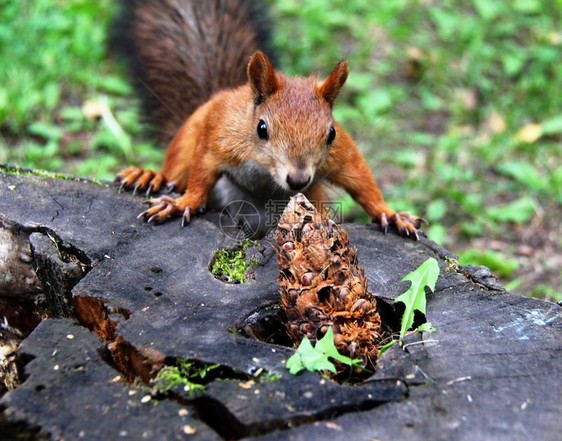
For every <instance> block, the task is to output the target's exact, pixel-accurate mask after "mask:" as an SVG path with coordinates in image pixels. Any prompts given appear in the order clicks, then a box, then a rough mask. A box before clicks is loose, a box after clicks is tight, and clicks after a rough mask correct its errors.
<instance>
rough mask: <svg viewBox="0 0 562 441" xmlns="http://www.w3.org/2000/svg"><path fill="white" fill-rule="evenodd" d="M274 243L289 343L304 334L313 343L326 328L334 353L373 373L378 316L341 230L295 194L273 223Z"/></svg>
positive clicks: (345, 234) (362, 275)
mask: <svg viewBox="0 0 562 441" xmlns="http://www.w3.org/2000/svg"><path fill="white" fill-rule="evenodd" d="M275 242H276V244H277V248H276V252H277V257H278V263H279V277H278V282H279V286H280V292H281V305H282V307H283V309H284V310H285V312H286V314H287V319H288V321H287V328H288V332H289V336H290V337H291V339H292V340H293V342H294V343H295V345H296V346H298V345H299V343H300V342H301V340H302V339H303V337H305V336H306V337H308V338H309V340H310V341H311V343H312V344H315V342H316V341H317V340H318V339H321V338H322V337H323V336H324V334H325V333H326V332H327V330H328V329H329V327H330V326H331V327H332V328H333V331H334V343H335V345H336V347H337V349H338V352H340V354H343V355H347V356H348V357H351V358H355V359H357V358H359V359H362V360H364V365H365V367H367V368H370V369H373V368H374V365H375V362H376V360H377V356H378V349H377V344H378V343H379V341H380V335H381V332H382V331H381V329H380V317H379V314H378V312H377V304H376V300H375V299H374V298H373V297H372V295H371V294H370V293H369V291H368V290H367V278H366V277H365V271H364V269H363V268H362V267H360V266H359V265H358V262H357V253H356V250H355V249H352V248H350V247H349V242H348V239H347V233H346V232H345V230H343V229H341V228H340V227H338V226H337V225H336V223H335V222H334V221H332V220H331V219H328V218H327V217H326V216H325V215H322V214H321V213H319V212H318V211H317V210H316V208H315V207H314V206H313V205H312V204H311V203H310V202H309V201H308V199H306V197H305V196H303V195H302V194H297V195H296V196H294V197H293V198H291V200H290V201H289V204H288V205H287V207H286V208H285V211H284V212H283V215H282V216H281V219H280V220H279V224H278V226H277V230H276V232H275ZM336 368H337V369H338V372H341V371H343V370H345V367H344V366H343V365H336Z"/></svg>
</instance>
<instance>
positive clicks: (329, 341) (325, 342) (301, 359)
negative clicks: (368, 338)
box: [286, 327, 361, 375]
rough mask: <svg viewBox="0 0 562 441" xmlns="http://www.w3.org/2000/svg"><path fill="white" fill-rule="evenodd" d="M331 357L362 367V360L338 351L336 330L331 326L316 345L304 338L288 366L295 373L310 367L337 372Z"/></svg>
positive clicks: (312, 369) (310, 369) (311, 368)
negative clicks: (335, 338) (335, 341)
mask: <svg viewBox="0 0 562 441" xmlns="http://www.w3.org/2000/svg"><path fill="white" fill-rule="evenodd" d="M329 358H333V359H334V360H337V361H339V362H340V363H344V364H347V365H349V366H355V367H359V368H361V366H360V364H359V363H360V362H361V360H353V359H351V358H349V357H346V356H345V355H342V354H340V353H339V352H338V350H337V348H336V345H335V344H334V331H333V329H332V328H331V327H330V328H329V329H328V331H327V332H326V334H325V335H324V337H322V338H321V339H320V340H318V342H317V343H316V347H313V346H312V343H310V340H309V339H308V338H307V337H305V338H303V339H302V341H301V344H300V345H299V348H298V349H297V351H296V352H295V353H294V354H293V355H292V356H291V358H289V359H288V360H287V363H286V367H287V369H289V372H290V373H291V374H293V375H296V374H298V373H299V372H300V371H302V370H303V369H308V370H309V371H311V372H314V371H324V370H327V371H330V372H332V373H334V374H335V373H336V367H335V366H334V364H333V363H332V362H331V361H330V360H329Z"/></svg>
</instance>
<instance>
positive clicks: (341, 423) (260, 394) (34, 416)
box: [0, 166, 562, 441]
mask: <svg viewBox="0 0 562 441" xmlns="http://www.w3.org/2000/svg"><path fill="white" fill-rule="evenodd" d="M142 201H143V199H142V197H139V196H133V195H131V194H118V193H117V190H116V188H113V187H111V186H109V185H106V184H104V183H97V182H93V181H90V180H86V179H77V178H70V177H66V178H65V177H60V176H51V175H49V174H45V173H33V172H30V173H27V172H26V171H24V170H20V169H16V168H13V167H8V166H3V167H0V256H1V257H2V260H1V261H0V268H1V269H2V275H1V277H0V305H2V312H3V314H4V317H5V318H4V325H3V327H2V338H3V339H4V343H5V348H7V349H5V351H4V352H5V356H4V360H3V365H2V367H1V368H0V372H1V374H2V376H3V382H4V384H5V388H6V389H10V390H7V391H6V390H5V391H4V393H3V396H2V398H1V399H0V426H1V427H0V433H2V434H3V435H2V436H4V437H5V436H7V438H5V439H18V440H44V439H45V440H47V439H49V440H51V439H52V440H56V439H65V440H67V441H68V440H82V439H87V440H104V441H106V440H108V439H115V440H117V439H131V440H139V439H151V440H174V439H178V440H180V439H201V440H213V439H217V440H219V439H227V440H235V439H255V440H258V439H259V440H262V439H263V440H277V439H278V440H288V439H289V440H307V441H311V440H325V439H332V440H350V439H353V440H372V439H408V440H426V439H431V440H452V439H459V440H465V439H466V440H481V439H482V440H483V439H493V440H510V441H512V440H528V439H540V440H553V441H554V440H556V439H559V436H560V432H561V431H562V418H560V415H562V398H561V397H562V393H561V392H562V391H561V384H562V373H561V369H560V366H561V361H562V357H561V355H562V338H561V337H562V333H561V331H562V312H561V307H560V306H559V305H557V304H554V303H549V302H545V301H541V300H537V299H532V298H526V297H521V296H516V295H512V294H510V293H508V292H506V291H505V289H504V288H503V287H502V286H501V285H500V284H499V283H498V282H497V280H496V279H495V278H494V277H493V275H491V274H490V272H489V271H488V270H487V269H486V268H483V267H478V268H473V267H458V266H456V265H454V259H455V256H454V255H452V254H451V253H449V252H448V251H446V250H444V249H443V248H441V247H439V246H437V245H436V244H435V243H433V242H431V241H429V240H427V239H425V238H422V239H421V240H420V241H419V242H414V241H412V240H409V239H404V238H402V237H400V236H398V235H396V234H391V233H389V234H386V235H385V234H383V233H382V232H381V231H379V229H377V227H376V226H373V225H358V224H347V225H343V228H345V230H346V231H347V233H348V236H349V240H350V243H351V244H352V246H355V247H356V248H357V253H358V258H359V260H360V262H361V264H362V265H363V266H365V274H366V276H367V278H368V281H369V287H370V290H371V291H372V292H373V293H374V294H375V295H376V297H377V302H378V304H379V307H380V308H381V319H383V321H386V323H388V325H389V326H399V323H398V322H399V317H400V311H399V310H397V309H396V305H395V304H394V303H393V300H394V299H395V298H396V297H397V296H398V295H400V294H401V293H402V292H404V291H405V290H406V289H407V287H408V285H407V283H401V282H400V280H401V279H402V278H403V277H404V275H406V274H407V273H409V272H411V271H412V270H414V269H415V268H417V267H418V266H419V265H420V264H421V263H422V262H424V261H425V260H426V259H427V258H428V257H434V258H436V259H437V260H438V262H439V265H440V268H441V275H440V276H439V279H438V281H437V285H436V289H435V292H434V293H432V294H429V295H428V302H427V319H428V321H430V322H431V323H432V324H433V326H435V328H436V329H437V331H436V332H435V333H433V334H425V333H424V334H415V333H413V334H410V335H409V336H407V338H406V339H405V345H404V347H403V348H400V347H398V346H397V345H395V346H394V347H393V348H391V349H390V350H389V351H387V352H385V353H384V354H383V355H382V357H381V358H380V359H379V362H378V366H377V371H376V373H375V375H373V376H372V377H370V378H368V379H367V380H365V381H364V382H362V383H360V384H358V385H346V384H338V383H335V382H333V381H331V380H329V379H326V378H324V377H322V376H321V375H320V374H318V373H312V372H306V373H303V374H299V375H296V376H293V375H291V374H289V372H288V371H287V370H286V368H285V362H286V360H287V359H288V358H289V357H290V356H291V355H292V354H293V349H291V348H290V347H288V346H286V344H287V341H288V339H287V337H286V335H283V333H284V331H283V330H284V324H283V323H282V321H283V316H282V313H281V312H280V308H279V302H280V298H279V292H278V286H277V283H276V279H277V271H278V269H277V262H276V258H275V254H274V251H273V248H272V246H271V244H270V243H268V240H267V239H264V240H262V241H260V243H259V245H258V246H257V247H256V249H255V250H254V251H253V255H254V256H259V258H258V260H259V263H258V264H257V265H256V266H254V267H253V268H252V269H251V270H250V274H249V275H248V276H249V277H248V282H247V283H244V284H231V283H225V282H223V281H221V280H218V279H216V278H215V277H214V276H213V275H212V274H211V273H210V270H209V263H210V262H211V260H212V259H213V255H214V252H215V250H217V249H219V248H224V247H227V246H231V245H232V244H233V240H232V239H231V238H230V237H229V236H228V235H225V234H224V233H223V231H222V230H221V229H220V228H219V226H218V225H220V222H219V221H220V219H219V216H220V215H219V214H217V213H209V214H205V215H202V216H197V217H196V218H195V219H193V220H192V222H191V224H190V225H189V226H187V227H185V228H182V227H181V226H180V220H179V219H175V220H171V221H168V222H166V223H164V224H162V225H152V224H146V223H144V222H143V221H141V220H137V218H136V216H137V215H138V213H139V212H140V211H142V210H143V208H142ZM20 341H21V343H20ZM18 343H20V344H19V347H18V349H17V350H16V351H15V353H11V352H10V351H11V350H12V349H13V347H14V346H15V345H16V344H18ZM179 359H187V360H190V362H193V363H195V364H196V365H197V366H216V368H214V370H213V371H209V372H214V373H213V374H212V375H211V374H209V375H210V377H209V378H207V379H206V380H205V382H206V384H205V385H204V387H205V389H204V391H203V392H198V393H192V391H190V390H188V389H186V387H179V386H175V387H172V388H171V389H170V390H168V391H155V390H154V388H153V383H151V381H152V380H153V379H154V377H155V375H156V373H157V372H158V371H159V370H160V369H161V368H162V366H165V365H170V364H173V363H174V362H177V360H179ZM4 434H6V435H4Z"/></svg>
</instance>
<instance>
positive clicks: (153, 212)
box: [138, 196, 195, 227]
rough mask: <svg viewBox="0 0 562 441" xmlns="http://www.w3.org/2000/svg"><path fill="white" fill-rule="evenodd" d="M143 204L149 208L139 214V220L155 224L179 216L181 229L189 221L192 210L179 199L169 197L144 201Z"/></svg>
mask: <svg viewBox="0 0 562 441" xmlns="http://www.w3.org/2000/svg"><path fill="white" fill-rule="evenodd" d="M145 204H148V205H150V208H149V209H147V210H145V211H143V212H142V213H141V214H139V216H138V217H139V218H144V219H146V221H147V222H156V223H157V224H159V223H161V222H164V221H165V220H166V219H168V218H169V217H171V216H181V217H182V221H181V225H182V227H183V226H184V225H187V224H188V223H189V221H190V220H191V215H192V214H193V213H194V211H195V210H194V209H193V208H192V207H190V206H188V205H186V204H185V203H183V202H182V201H181V198H178V199H174V198H171V197H169V196H162V197H159V198H157V199H151V200H150V201H146V202H145Z"/></svg>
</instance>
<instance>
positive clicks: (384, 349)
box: [379, 340, 394, 358]
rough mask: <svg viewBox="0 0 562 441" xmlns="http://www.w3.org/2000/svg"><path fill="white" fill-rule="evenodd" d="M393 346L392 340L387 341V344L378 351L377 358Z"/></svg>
mask: <svg viewBox="0 0 562 441" xmlns="http://www.w3.org/2000/svg"><path fill="white" fill-rule="evenodd" d="M393 345H394V340H391V341H389V342H388V343H387V344H385V345H384V346H383V347H382V348H381V349H380V350H379V358H381V356H382V354H384V353H385V352H386V351H387V349H388V348H390V347H392V346H393Z"/></svg>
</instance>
